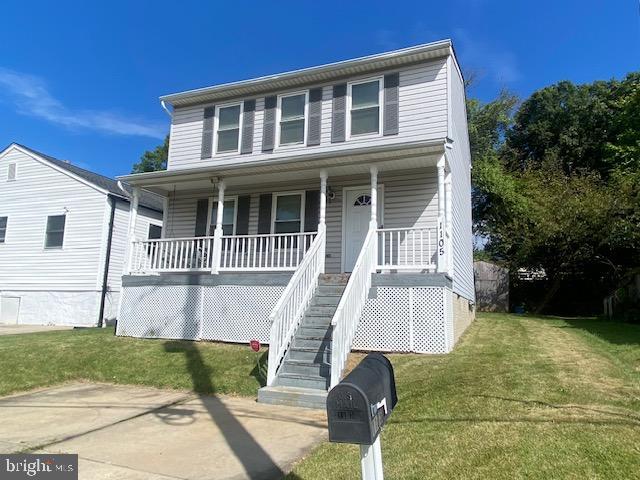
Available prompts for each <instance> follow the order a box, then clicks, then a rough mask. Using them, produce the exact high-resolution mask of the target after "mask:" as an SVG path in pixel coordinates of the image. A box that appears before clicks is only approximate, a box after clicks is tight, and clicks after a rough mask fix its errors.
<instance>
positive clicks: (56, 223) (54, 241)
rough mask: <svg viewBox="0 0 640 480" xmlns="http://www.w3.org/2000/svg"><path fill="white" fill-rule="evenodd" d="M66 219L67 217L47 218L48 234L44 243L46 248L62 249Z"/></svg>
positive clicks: (52, 216)
mask: <svg viewBox="0 0 640 480" xmlns="http://www.w3.org/2000/svg"><path fill="white" fill-rule="evenodd" d="M66 219H67V217H66V215H51V216H49V217H47V232H46V235H45V241H44V247H45V248H62V244H63V242H64V224H65V222H66Z"/></svg>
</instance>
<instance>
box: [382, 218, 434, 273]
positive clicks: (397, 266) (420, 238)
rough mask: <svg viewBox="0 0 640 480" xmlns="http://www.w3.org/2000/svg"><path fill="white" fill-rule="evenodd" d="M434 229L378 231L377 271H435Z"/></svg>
mask: <svg viewBox="0 0 640 480" xmlns="http://www.w3.org/2000/svg"><path fill="white" fill-rule="evenodd" d="M437 244H438V235H437V229H436V228H381V229H378V245H379V255H378V270H435V269H436V266H437V265H436V254H437Z"/></svg>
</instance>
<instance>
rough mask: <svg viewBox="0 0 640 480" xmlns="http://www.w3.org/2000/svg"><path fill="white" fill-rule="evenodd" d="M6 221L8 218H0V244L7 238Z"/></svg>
mask: <svg viewBox="0 0 640 480" xmlns="http://www.w3.org/2000/svg"><path fill="white" fill-rule="evenodd" d="M7 219H8V217H0V243H4V239H5V238H6V236H7Z"/></svg>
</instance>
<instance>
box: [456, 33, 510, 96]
mask: <svg viewBox="0 0 640 480" xmlns="http://www.w3.org/2000/svg"><path fill="white" fill-rule="evenodd" d="M453 42H454V46H455V48H456V51H457V53H458V58H459V60H460V63H461V64H462V65H463V68H466V69H470V70H476V71H479V73H481V74H482V75H487V76H488V77H489V78H490V79H491V80H493V81H494V82H496V83H499V84H507V83H512V82H516V81H518V80H520V79H521V78H522V74H521V73H520V69H519V68H518V62H517V60H516V57H515V55H514V54H513V53H511V52H510V51H509V50H507V49H504V48H500V47H496V46H493V45H490V44H488V43H487V42H484V41H483V40H482V39H479V38H476V37H473V36H472V35H471V34H469V33H468V32H467V31H466V30H464V29H462V28H457V29H455V30H454V36H453Z"/></svg>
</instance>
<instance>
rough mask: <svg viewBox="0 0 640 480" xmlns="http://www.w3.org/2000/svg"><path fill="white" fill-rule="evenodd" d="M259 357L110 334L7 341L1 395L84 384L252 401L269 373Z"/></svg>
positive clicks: (234, 349) (245, 349) (2, 348)
mask: <svg viewBox="0 0 640 480" xmlns="http://www.w3.org/2000/svg"><path fill="white" fill-rule="evenodd" d="M257 355H258V354H256V353H254V352H253V351H251V349H250V348H249V346H248V345H246V346H245V345H226V344H214V343H205V342H198V343H194V342H182V341H173V340H140V339H134V338H125V337H115V336H114V335H113V329H112V328H107V329H98V328H91V329H81V330H64V331H52V332H44V333H30V334H20V335H5V336H0V395H6V394H8V393H12V392H16V391H20V390H28V389H32V388H35V387H42V386H47V385H53V384H56V383H61V382H64V381H68V380H78V379H86V380H92V381H98V382H111V383H125V384H140V385H149V386H153V387H163V388H174V389H186V390H195V391H197V392H201V393H227V394H234V395H236V394H237V395H247V396H254V395H256V391H257V389H258V388H259V387H260V382H261V381H263V378H264V377H263V375H264V373H265V372H264V370H265V369H264V368H260V371H258V369H257V368H256V356H257ZM266 357H267V356H266V354H264V353H263V354H262V357H261V364H262V367H264V362H265V361H266Z"/></svg>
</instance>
